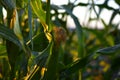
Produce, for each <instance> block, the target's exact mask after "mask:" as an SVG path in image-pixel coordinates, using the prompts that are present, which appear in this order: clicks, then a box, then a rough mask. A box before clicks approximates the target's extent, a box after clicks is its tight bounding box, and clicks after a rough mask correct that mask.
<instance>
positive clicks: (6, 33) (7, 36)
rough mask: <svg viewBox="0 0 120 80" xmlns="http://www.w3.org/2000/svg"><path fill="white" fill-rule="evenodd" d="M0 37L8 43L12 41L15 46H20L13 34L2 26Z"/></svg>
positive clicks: (0, 25)
mask: <svg viewBox="0 0 120 80" xmlns="http://www.w3.org/2000/svg"><path fill="white" fill-rule="evenodd" d="M0 35H1V36H2V37H4V38H5V39H7V40H9V41H12V42H13V43H15V44H16V45H17V46H19V47H21V44H20V42H19V40H18V38H17V36H16V35H15V34H14V32H13V31H12V30H10V29H8V28H7V27H6V26H4V25H2V24H0Z"/></svg>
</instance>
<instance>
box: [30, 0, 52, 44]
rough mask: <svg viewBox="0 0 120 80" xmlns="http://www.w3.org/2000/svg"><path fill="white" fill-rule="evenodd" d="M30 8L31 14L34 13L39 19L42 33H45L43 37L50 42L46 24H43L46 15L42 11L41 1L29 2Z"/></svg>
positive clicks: (32, 0) (50, 37)
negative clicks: (42, 29)
mask: <svg viewBox="0 0 120 80" xmlns="http://www.w3.org/2000/svg"><path fill="white" fill-rule="evenodd" d="M31 7H32V9H33V12H35V14H36V15H37V16H38V18H39V19H40V22H41V24H42V26H43V28H44V32H45V35H46V37H47V39H48V40H49V42H51V40H52V35H51V34H50V33H49V31H48V24H46V22H45V21H46V13H45V11H44V10H43V9H42V3H41V0H31Z"/></svg>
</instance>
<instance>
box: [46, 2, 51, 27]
mask: <svg viewBox="0 0 120 80" xmlns="http://www.w3.org/2000/svg"><path fill="white" fill-rule="evenodd" d="M46 24H47V25H48V28H49V29H50V0H47V7H46Z"/></svg>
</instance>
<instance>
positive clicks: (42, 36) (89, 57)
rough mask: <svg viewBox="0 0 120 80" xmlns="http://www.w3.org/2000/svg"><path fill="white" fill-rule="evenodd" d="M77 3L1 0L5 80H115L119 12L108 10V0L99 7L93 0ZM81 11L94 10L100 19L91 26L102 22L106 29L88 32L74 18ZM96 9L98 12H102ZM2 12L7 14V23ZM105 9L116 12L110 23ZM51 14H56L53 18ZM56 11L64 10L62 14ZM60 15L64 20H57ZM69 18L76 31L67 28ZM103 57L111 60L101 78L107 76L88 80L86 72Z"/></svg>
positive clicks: (0, 55) (0, 56) (0, 71)
mask: <svg viewBox="0 0 120 80" xmlns="http://www.w3.org/2000/svg"><path fill="white" fill-rule="evenodd" d="M76 1H77V0H75V2H76ZM115 1H116V3H117V4H118V5H119V1H118V0H115ZM75 2H73V3H72V2H70V1H69V3H68V4H67V5H61V6H57V5H53V4H50V0H46V2H44V1H42V0H0V79H1V80H85V79H89V80H99V79H100V80H104V79H105V80H110V79H114V78H117V75H118V73H119V67H120V65H119V62H120V60H119V48H120V44H119V42H120V41H119V38H120V36H119V29H118V26H119V23H118V24H112V22H113V19H114V18H115V16H116V15H119V14H120V11H119V9H114V8H112V7H110V6H108V2H109V0H106V1H105V2H104V3H103V4H95V2H94V0H91V2H92V3H91V2H90V0H88V3H77V4H75ZM78 6H85V7H87V6H90V9H89V11H90V12H91V11H92V10H93V11H94V12H95V13H96V16H97V17H96V18H95V19H92V18H91V17H89V22H91V21H93V20H96V21H97V20H101V22H102V24H103V25H104V27H105V28H104V29H102V30H98V29H91V28H88V27H89V25H88V27H84V25H81V24H80V22H79V20H78V17H76V16H75V15H74V14H73V13H72V12H73V10H74V8H75V7H78ZM95 6H97V7H98V8H99V9H100V10H99V12H98V13H97V11H96V9H95ZM3 8H5V9H6V11H7V18H5V19H4V18H3V14H4V13H3V12H2V9H3ZM104 8H105V9H108V10H112V11H113V14H112V16H111V19H110V21H109V24H106V23H105V21H104V20H103V19H102V18H100V14H101V12H102V10H103V9H104ZM51 10H53V11H54V12H55V13H53V14H52V13H51ZM58 10H65V11H64V12H62V13H61V12H59V11H58ZM59 14H61V15H62V18H59V17H58V15H59ZM68 16H71V18H72V19H73V21H74V23H75V26H76V28H75V29H73V30H70V29H69V28H67V27H66V23H67V17H68ZM52 17H54V18H55V19H54V20H53V19H52ZM111 46H112V47H111ZM104 47H106V48H104ZM101 55H104V56H105V55H107V58H110V60H111V63H109V65H110V66H108V67H107V69H105V70H104V69H102V70H101V71H103V73H100V75H102V74H103V75H102V76H100V77H99V76H97V79H96V78H95V76H94V77H91V76H90V77H89V75H90V74H88V72H87V68H88V67H89V66H91V65H90V63H91V62H92V61H93V60H96V59H98V58H99V57H101ZM96 61H97V60H96ZM96 63H97V62H96ZM101 65H103V64H102V63H101ZM98 68H99V67H98ZM93 70H94V69H93ZM86 74H87V76H86ZM91 74H92V73H91ZM104 74H105V75H104ZM114 75H115V77H114ZM92 76H93V75H92ZM109 76H111V77H109ZM101 77H102V78H101Z"/></svg>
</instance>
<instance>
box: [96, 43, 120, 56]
mask: <svg viewBox="0 0 120 80" xmlns="http://www.w3.org/2000/svg"><path fill="white" fill-rule="evenodd" d="M119 50H120V44H118V45H115V46H112V47H107V48H103V49H99V50H97V53H99V54H104V55H107V54H111V53H113V54H114V53H115V52H117V51H119Z"/></svg>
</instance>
